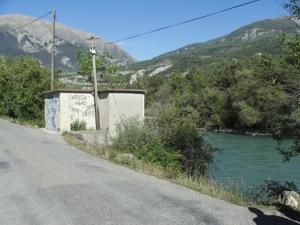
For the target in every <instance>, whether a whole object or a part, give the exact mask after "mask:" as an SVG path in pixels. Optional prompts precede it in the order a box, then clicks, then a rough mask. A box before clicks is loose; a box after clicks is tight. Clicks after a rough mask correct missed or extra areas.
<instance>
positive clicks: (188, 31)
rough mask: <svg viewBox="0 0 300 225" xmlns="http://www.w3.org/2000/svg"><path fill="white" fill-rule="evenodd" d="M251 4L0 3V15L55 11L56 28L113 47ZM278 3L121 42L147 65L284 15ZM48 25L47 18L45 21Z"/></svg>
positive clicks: (229, 0) (180, 0) (195, 0)
mask: <svg viewBox="0 0 300 225" xmlns="http://www.w3.org/2000/svg"><path fill="white" fill-rule="evenodd" d="M250 1H251V0H110V1H103V0H88V1H86V0H72V1H69V0H51V1H43V0H27V1H23V0H21V1H20V0H0V15H5V14H23V15H27V16H32V17H37V18H38V17H41V16H43V15H45V14H47V13H48V12H50V11H52V9H55V10H56V17H57V22H58V23H62V24H65V25H67V26H69V27H71V28H75V29H79V30H83V31H86V32H91V33H94V34H96V35H98V36H100V37H102V38H104V39H105V40H107V41H116V40H120V39H124V38H127V37H131V36H134V35H138V34H142V33H145V32H148V31H152V30H155V29H158V28H162V27H165V26H169V25H173V24H177V23H181V22H184V21H187V20H190V19H194V18H198V17H201V16H205V15H208V14H211V13H215V12H218V11H221V10H224V9H227V8H231V7H234V6H237V5H241V4H244V3H247V2H250ZM280 3H282V0H260V1H257V2H254V3H252V4H249V5H246V6H243V7H240V8H236V9H233V10H230V11H226V12H223V13H220V14H217V15H213V16H210V17H206V18H203V19H200V20H196V21H193V22H190V23H186V24H183V25H179V26H175V27H172V28H169V29H165V30H162V31H159V32H155V33H151V34H148V35H144V36H140V37H137V38H134V39H130V40H126V41H121V42H118V43H116V44H118V45H120V46H122V47H123V48H124V49H125V51H127V52H128V53H129V54H130V55H131V56H133V57H134V58H136V59H139V60H147V59H151V58H153V57H156V56H158V55H161V54H164V53H166V52H169V51H173V50H176V49H178V48H181V47H184V46H186V45H188V44H193V43H197V42H204V41H208V40H210V39H213V38H217V37H220V36H222V35H226V34H228V33H230V32H232V31H234V30H235V29H238V28H240V27H242V26H244V25H247V24H250V23H252V22H256V21H259V20H263V19H273V18H276V17H280V16H283V15H287V12H286V11H285V10H284V9H283V8H282V6H281V5H280ZM43 19H45V20H49V21H51V20H52V15H51V14H50V15H48V16H46V17H44V18H43Z"/></svg>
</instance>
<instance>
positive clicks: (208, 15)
mask: <svg viewBox="0 0 300 225" xmlns="http://www.w3.org/2000/svg"><path fill="white" fill-rule="evenodd" d="M258 1H260V0H253V1H250V2H246V3H243V4H240V5H236V6H233V7H230V8H227V9H223V10H220V11H217V12H214V13H210V14H207V15H204V16H200V17H197V18H194V19H190V20H186V21H183V22H180V23H176V24H172V25H169V26H165V27H161V28H158V29H155V30H151V31H148V32H145V33H141V34H137V35H134V36H130V37H127V38H123V39H119V40H116V41H110V42H107V43H105V44H101V45H95V46H94V47H100V46H104V45H108V44H113V43H117V42H120V41H125V40H129V39H133V38H137V37H140V36H144V35H147V34H150V33H154V32H158V31H161V30H165V29H168V28H171V27H175V26H179V25H182V24H186V23H190V22H193V21H196V20H200V19H203V18H206V17H210V16H213V15H216V14H219V13H223V12H226V11H230V10H233V9H236V8H240V7H242V6H245V5H249V4H252V3H255V2H258ZM50 13H52V12H49V13H47V14H46V15H49V14H50ZM46 15H44V16H42V17H45V16H46ZM42 17H40V18H42ZM40 18H38V19H36V20H39V19H40ZM36 20H34V21H32V22H30V23H28V24H31V23H33V22H35V21H36ZM28 24H25V25H23V26H21V27H19V28H16V29H14V30H11V31H8V32H6V33H9V32H12V31H15V30H17V29H20V28H22V27H24V26H26V25H28ZM6 33H4V34H6ZM4 34H2V35H4ZM0 36H1V35H0ZM47 44H49V43H47ZM78 45H82V46H83V45H88V44H70V45H65V46H56V48H63V47H72V46H78ZM19 54H22V53H19Z"/></svg>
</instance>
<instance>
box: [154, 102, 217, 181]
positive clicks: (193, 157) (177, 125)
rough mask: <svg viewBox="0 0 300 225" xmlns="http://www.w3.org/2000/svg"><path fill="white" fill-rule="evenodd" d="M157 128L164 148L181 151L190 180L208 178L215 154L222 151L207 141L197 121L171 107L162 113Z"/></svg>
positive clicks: (182, 161) (182, 160)
mask: <svg viewBox="0 0 300 225" xmlns="http://www.w3.org/2000/svg"><path fill="white" fill-rule="evenodd" d="M157 126H158V135H159V136H160V138H161V140H162V142H163V145H164V147H165V148H173V149H178V150H179V152H180V154H181V163H182V166H183V168H184V170H185V172H186V173H187V174H188V175H189V176H190V178H192V179H198V178H200V177H201V176H207V174H208V170H209V166H210V165H211V164H212V163H213V162H214V158H213V156H214V152H216V151H220V149H217V148H215V147H213V146H212V145H211V144H210V143H208V142H207V141H206V138H208V135H207V134H206V133H203V132H200V131H199V129H198V128H197V126H196V122H195V120H194V119H193V118H192V117H190V116H185V115H184V114H183V113H182V112H181V110H180V109H177V108H175V107H170V108H167V109H165V110H162V111H161V113H160V114H159V116H158V120H157Z"/></svg>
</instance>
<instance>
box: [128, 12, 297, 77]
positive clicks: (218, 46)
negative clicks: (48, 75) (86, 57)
mask: <svg viewBox="0 0 300 225" xmlns="http://www.w3.org/2000/svg"><path fill="white" fill-rule="evenodd" d="M298 24H299V21H296V20H294V21H291V20H289V19H288V18H287V17H279V18H275V19H266V20H261V21H256V22H253V23H251V24H248V25H245V26H242V27H240V28H238V29H236V30H234V31H232V32H230V33H228V34H227V35H222V36H220V37H218V38H214V39H211V40H208V41H205V42H199V43H193V44H189V45H186V46H183V47H181V48H178V49H176V50H173V51H170V52H166V53H164V54H161V55H159V56H156V57H154V58H153V59H151V60H145V61H140V62H137V63H134V64H132V65H129V66H126V67H123V68H122V73H123V74H127V75H128V76H129V75H131V78H132V79H131V81H134V80H135V79H136V77H138V76H144V75H148V76H152V75H156V74H162V75H163V74H165V75H168V74H170V73H172V72H179V73H182V74H184V73H185V72H186V71H188V70H189V69H190V68H191V67H200V66H203V65H208V64H210V63H216V62H220V61H225V60H227V61H228V60H229V61H230V60H238V59H242V58H243V57H249V56H252V55H254V54H262V53H266V54H271V55H278V56H279V55H280V54H281V51H280V46H279V44H278V42H277V41H276V36H277V35H279V34H280V33H282V32H286V33H288V34H296V33H298V32H299V29H298ZM156 71H159V72H156Z"/></svg>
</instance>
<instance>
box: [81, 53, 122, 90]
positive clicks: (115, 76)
mask: <svg viewBox="0 0 300 225" xmlns="http://www.w3.org/2000/svg"><path fill="white" fill-rule="evenodd" d="M76 56H77V60H78V66H79V68H80V70H79V71H78V74H80V75H82V76H84V77H86V78H87V80H88V81H89V82H93V81H94V80H93V78H92V77H93V63H92V54H91V53H90V52H87V53H86V54H84V53H83V52H82V51H80V50H77V51H76ZM111 59H112V56H111V55H110V54H109V53H107V52H105V53H102V54H101V55H100V56H99V57H96V73H97V81H98V84H99V86H102V87H110V88H113V87H115V86H118V87H123V86H125V80H124V77H123V75H121V74H119V73H118V69H117V66H115V65H113V64H112V63H111Z"/></svg>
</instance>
